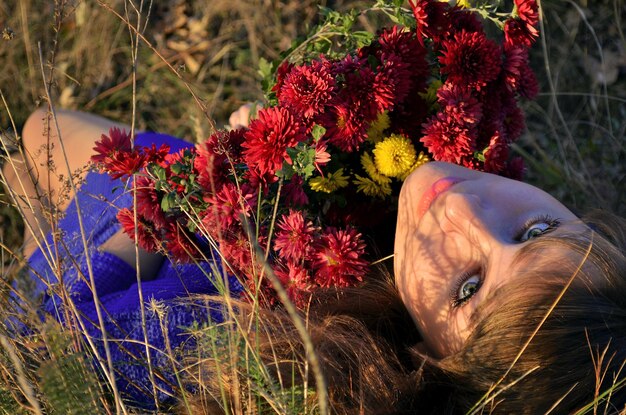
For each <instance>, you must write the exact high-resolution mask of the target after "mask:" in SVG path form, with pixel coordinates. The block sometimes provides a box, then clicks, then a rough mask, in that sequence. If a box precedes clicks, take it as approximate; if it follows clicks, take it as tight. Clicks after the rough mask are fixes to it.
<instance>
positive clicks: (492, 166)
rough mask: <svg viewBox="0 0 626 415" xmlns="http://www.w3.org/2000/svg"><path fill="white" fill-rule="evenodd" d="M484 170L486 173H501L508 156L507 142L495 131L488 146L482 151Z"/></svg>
mask: <svg viewBox="0 0 626 415" xmlns="http://www.w3.org/2000/svg"><path fill="white" fill-rule="evenodd" d="M484 155H485V164H484V170H485V171H486V172H488V173H495V174H497V173H501V172H502V171H503V170H504V168H505V167H506V161H507V159H508V158H509V144H508V143H507V141H506V139H504V138H503V137H502V136H501V135H500V134H499V133H498V132H496V133H495V134H494V135H493V137H491V140H490V142H489V147H487V150H486V151H485V153H484Z"/></svg>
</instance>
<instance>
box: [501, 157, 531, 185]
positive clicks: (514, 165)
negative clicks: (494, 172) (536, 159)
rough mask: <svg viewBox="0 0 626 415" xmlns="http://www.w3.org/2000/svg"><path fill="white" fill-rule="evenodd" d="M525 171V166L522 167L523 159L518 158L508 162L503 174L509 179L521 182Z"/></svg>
mask: <svg viewBox="0 0 626 415" xmlns="http://www.w3.org/2000/svg"><path fill="white" fill-rule="evenodd" d="M525 171H526V166H525V165H524V159H523V158H521V157H519V156H518V157H513V159H511V161H509V163H508V164H507V166H506V169H505V170H504V172H503V174H504V175H505V176H506V177H508V178H510V179H514V180H522V179H523V178H524V173H525Z"/></svg>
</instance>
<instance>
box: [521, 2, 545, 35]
mask: <svg viewBox="0 0 626 415" xmlns="http://www.w3.org/2000/svg"><path fill="white" fill-rule="evenodd" d="M515 7H517V15H518V16H519V18H520V19H521V20H522V21H523V22H524V23H526V24H527V25H528V26H530V27H532V28H535V26H537V23H539V5H538V4H537V1H536V0H515ZM535 30H536V29H535Z"/></svg>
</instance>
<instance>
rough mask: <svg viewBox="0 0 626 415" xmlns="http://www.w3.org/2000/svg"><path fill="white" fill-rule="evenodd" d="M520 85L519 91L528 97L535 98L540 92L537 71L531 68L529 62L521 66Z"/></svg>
mask: <svg viewBox="0 0 626 415" xmlns="http://www.w3.org/2000/svg"><path fill="white" fill-rule="evenodd" d="M520 71H521V74H520V82H519V83H520V86H519V88H518V90H517V91H518V92H519V94H520V95H521V96H523V97H524V98H526V99H534V98H535V97H536V96H537V94H538V93H539V83H538V82H537V77H536V76H535V72H534V71H533V70H532V69H531V68H530V66H529V65H528V62H526V64H525V65H523V66H522V67H521V68H520Z"/></svg>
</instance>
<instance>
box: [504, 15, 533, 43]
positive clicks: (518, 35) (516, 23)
mask: <svg viewBox="0 0 626 415" xmlns="http://www.w3.org/2000/svg"><path fill="white" fill-rule="evenodd" d="M538 37H539V31H538V30H537V29H536V28H535V27H533V26H529V25H528V24H526V23H525V22H524V21H523V20H521V19H515V18H510V19H507V21H506V22H505V23H504V42H505V45H506V46H525V47H529V46H531V45H532V44H533V43H535V40H537V38H538Z"/></svg>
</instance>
